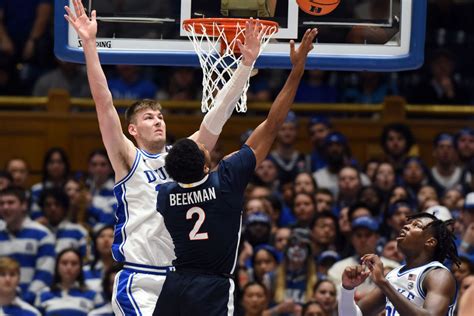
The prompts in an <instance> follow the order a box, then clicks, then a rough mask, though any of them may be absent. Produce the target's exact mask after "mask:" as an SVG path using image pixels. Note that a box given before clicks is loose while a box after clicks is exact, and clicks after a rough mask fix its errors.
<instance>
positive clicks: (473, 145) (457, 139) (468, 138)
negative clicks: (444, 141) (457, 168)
mask: <svg viewBox="0 0 474 316" xmlns="http://www.w3.org/2000/svg"><path fill="white" fill-rule="evenodd" d="M454 147H455V149H456V151H457V153H458V157H459V160H460V163H461V166H464V167H465V166H467V164H468V163H469V162H470V161H472V160H473V159H474V128H472V127H465V128H462V129H460V130H459V131H458V132H457V133H456V134H455V135H454Z"/></svg>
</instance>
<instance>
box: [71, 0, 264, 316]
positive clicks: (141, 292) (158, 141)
mask: <svg viewBox="0 0 474 316" xmlns="http://www.w3.org/2000/svg"><path fill="white" fill-rule="evenodd" d="M73 5H74V11H75V13H73V12H72V11H71V9H70V8H69V7H65V10H66V12H67V15H65V18H66V20H67V21H68V22H69V23H70V24H71V25H72V26H73V27H74V29H75V30H76V32H77V33H78V34H79V37H80V39H81V40H82V45H83V48H84V54H85V58H86V67H87V76H88V79H89V85H90V88H91V92H92V96H93V98H94V102H95V104H96V110H97V116H98V120H99V127H100V131H101V134H102V139H103V142H104V145H105V148H106V150H107V154H108V156H109V158H110V161H111V164H112V167H113V169H114V171H115V182H116V184H115V187H114V193H115V195H116V198H117V201H118V208H117V211H116V218H117V221H116V225H115V238H114V243H113V245H112V253H113V256H114V258H115V260H116V261H119V262H123V263H124V269H123V270H122V271H121V272H119V273H118V274H117V276H116V278H115V288H114V295H113V299H112V305H113V308H114V312H115V314H117V315H119V314H123V315H127V316H128V315H151V314H152V313H153V309H154V307H155V305H156V301H157V298H158V295H159V293H160V290H161V286H162V284H163V282H164V279H165V276H166V273H167V270H168V268H169V266H170V265H171V261H172V260H173V259H174V250H173V248H174V246H173V242H172V240H171V237H170V235H169V233H168V232H167V231H166V229H165V226H164V223H163V219H162V218H161V215H159V214H157V212H156V190H157V189H158V188H159V186H160V184H162V183H165V182H167V181H169V177H168V174H167V173H166V171H165V169H164V162H165V161H164V158H165V156H166V147H165V141H166V124H165V121H164V119H163V114H162V113H161V106H160V104H159V103H158V102H156V101H153V100H143V101H140V102H136V103H134V104H133V105H132V106H131V107H130V108H129V109H127V111H126V115H125V116H126V119H127V123H128V132H129V133H130V134H131V135H132V136H133V138H134V139H135V141H136V143H137V147H138V148H136V147H135V146H134V144H133V143H132V142H131V141H130V140H129V139H128V138H127V137H126V136H125V135H124V134H123V132H122V127H121V124H120V119H119V116H118V114H117V111H116V109H115V108H114V105H113V100H112V96H111V93H110V91H109V88H108V86H107V80H106V78H105V74H104V72H103V70H102V67H101V65H100V61H99V56H98V53H97V49H96V34H97V22H96V12H95V11H93V12H92V13H91V19H89V17H88V16H87V15H86V13H85V10H84V7H83V5H82V3H81V1H79V0H73ZM259 28H260V27H259V26H258V25H257V22H253V21H252V22H250V23H249V24H248V25H247V31H246V33H245V36H246V41H245V45H242V43H240V47H241V50H242V55H243V59H242V62H241V64H240V65H239V67H238V69H237V70H236V71H235V73H234V75H233V78H232V79H231V80H230V81H229V82H228V84H227V85H226V86H224V87H223V89H222V90H221V91H220V92H219V95H217V96H216V102H215V104H214V107H213V109H212V110H211V111H210V112H209V113H207V115H206V116H205V118H204V120H203V122H202V124H201V126H200V129H199V131H198V132H196V133H195V134H194V135H192V136H191V138H192V139H195V140H196V141H199V142H200V143H203V144H204V145H205V146H206V148H207V149H208V150H212V148H213V147H214V144H215V142H216V140H217V138H218V135H219V134H220V132H221V130H222V127H223V125H224V123H225V122H226V121H227V119H228V118H229V117H230V115H231V114H232V111H233V108H234V106H235V103H236V101H237V100H238V99H239V98H240V96H241V94H242V91H243V87H244V85H245V83H246V81H247V80H248V77H249V74H250V70H251V68H252V65H253V63H254V61H255V60H256V58H257V56H258V53H259V50H260V37H259V36H262V34H261V33H259V32H258V29H259Z"/></svg>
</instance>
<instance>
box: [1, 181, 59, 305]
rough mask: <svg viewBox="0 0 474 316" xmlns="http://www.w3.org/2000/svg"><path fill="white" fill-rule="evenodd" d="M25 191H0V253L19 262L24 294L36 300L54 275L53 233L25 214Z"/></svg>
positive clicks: (21, 285) (24, 296)
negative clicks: (39, 292) (37, 295)
mask: <svg viewBox="0 0 474 316" xmlns="http://www.w3.org/2000/svg"><path fill="white" fill-rule="evenodd" d="M26 204H27V203H26V197H25V192H24V190H22V189H18V188H7V189H4V190H2V191H0V217H1V218H2V221H0V256H9V257H11V258H13V259H15V260H16V261H18V263H19V264H20V275H21V279H20V289H21V297H22V298H23V299H24V300H26V301H27V302H33V300H34V297H35V295H36V293H37V292H38V291H39V290H41V289H42V288H44V287H46V286H48V285H49V284H50V283H51V281H52V278H53V275H52V274H53V267H54V256H55V252H54V242H55V239H54V236H53V234H51V232H50V231H49V230H48V229H47V228H46V227H44V226H43V225H41V224H39V223H36V222H34V221H32V220H31V219H29V218H28V217H27V216H26V209H27V205H26Z"/></svg>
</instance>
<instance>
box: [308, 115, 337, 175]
mask: <svg viewBox="0 0 474 316" xmlns="http://www.w3.org/2000/svg"><path fill="white" fill-rule="evenodd" d="M331 130H332V124H331V122H330V121H329V119H328V118H327V117H325V116H313V117H311V118H310V119H309V123H308V135H309V140H310V142H311V146H312V150H311V153H310V154H309V155H308V156H306V163H307V165H308V166H309V167H310V169H311V172H316V171H318V170H319V169H321V168H323V167H325V166H326V159H325V158H324V146H323V145H324V139H325V138H326V136H327V135H328V134H329V133H330V132H331Z"/></svg>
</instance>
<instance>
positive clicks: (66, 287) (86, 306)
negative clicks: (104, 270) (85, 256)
mask: <svg viewBox="0 0 474 316" xmlns="http://www.w3.org/2000/svg"><path fill="white" fill-rule="evenodd" d="M100 303H101V298H100V297H99V296H98V295H97V293H95V292H94V291H91V290H89V289H87V287H86V285H85V284H84V275H83V272H82V257H81V255H80V254H79V252H78V251H77V250H75V249H71V248H66V249H64V250H63V251H61V252H60V253H59V254H58V257H57V258H56V265H55V268H54V280H53V282H52V283H51V286H50V287H49V288H46V289H43V290H42V291H41V292H40V293H39V294H38V297H37V298H36V306H38V308H39V309H40V310H41V311H42V312H43V314H44V315H65V314H73V315H77V316H87V314H88V313H89V312H90V311H91V310H93V309H94V308H96V307H97V306H98V305H99V304H100Z"/></svg>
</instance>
